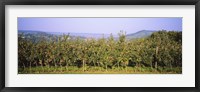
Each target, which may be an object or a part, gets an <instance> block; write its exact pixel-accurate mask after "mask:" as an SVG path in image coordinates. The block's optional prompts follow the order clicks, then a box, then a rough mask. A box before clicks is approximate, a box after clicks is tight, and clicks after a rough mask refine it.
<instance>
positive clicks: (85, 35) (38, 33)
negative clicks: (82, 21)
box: [18, 30, 156, 39]
mask: <svg viewBox="0 0 200 92" xmlns="http://www.w3.org/2000/svg"><path fill="white" fill-rule="evenodd" d="M153 32H156V31H154V30H141V31H138V32H136V33H131V34H127V35H126V38H127V39H134V38H144V37H148V36H150V35H151V34H152V33H153ZM21 33H23V34H25V36H26V37H29V36H30V35H31V34H32V36H34V37H41V36H43V37H47V38H49V37H51V36H60V35H63V34H66V35H67V34H68V33H69V32H45V31H35V30H18V34H21ZM69 35H70V37H71V38H76V37H80V38H82V39H87V38H95V39H99V38H102V37H104V38H108V37H110V34H98V33H69ZM113 37H114V38H115V39H118V37H119V36H118V35H113Z"/></svg>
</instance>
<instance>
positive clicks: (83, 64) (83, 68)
mask: <svg viewBox="0 0 200 92" xmlns="http://www.w3.org/2000/svg"><path fill="white" fill-rule="evenodd" d="M83 72H84V60H83Z"/></svg>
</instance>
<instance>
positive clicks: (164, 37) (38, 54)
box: [18, 30, 182, 72]
mask: <svg viewBox="0 0 200 92" xmlns="http://www.w3.org/2000/svg"><path fill="white" fill-rule="evenodd" d="M18 60H19V63H18V67H19V68H20V69H27V68H29V70H30V71H31V70H33V68H34V67H41V68H42V69H44V67H48V68H49V70H51V69H52V68H51V67H60V68H61V69H59V70H60V71H62V70H63V69H67V70H69V67H78V68H82V71H83V72H86V71H87V70H90V69H91V68H92V67H101V68H103V69H105V70H106V71H108V70H109V69H114V68H116V67H117V68H118V69H124V70H126V71H127V69H128V68H127V67H135V68H137V67H139V71H143V68H145V67H149V68H151V69H155V70H158V71H161V70H163V69H164V70H166V69H168V70H170V71H173V69H175V68H177V67H178V68H180V67H182V32H175V31H165V30H162V31H158V32H155V33H153V34H152V35H151V36H150V37H147V38H140V39H132V40H127V39H126V33H124V32H123V31H120V33H119V39H118V40H115V39H114V37H113V35H112V34H111V35H110V37H109V38H108V39H106V38H101V39H80V38H76V39H70V34H68V35H65V34H64V35H62V36H59V37H58V38H54V37H51V39H50V40H45V39H41V40H40V41H37V42H33V41H32V40H30V39H25V38H23V34H20V35H19V36H18ZM101 68H99V69H101ZM179 70H180V69H179ZM20 71H23V70H20ZM44 71H45V69H44ZM55 71H57V70H55ZM170 71H169V72H170ZM176 71H177V70H176Z"/></svg>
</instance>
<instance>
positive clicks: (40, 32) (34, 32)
mask: <svg viewBox="0 0 200 92" xmlns="http://www.w3.org/2000/svg"><path fill="white" fill-rule="evenodd" d="M19 33H24V34H47V33H46V32H43V31H35V30H18V34H19Z"/></svg>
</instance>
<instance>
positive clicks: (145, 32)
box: [126, 30, 156, 39]
mask: <svg viewBox="0 0 200 92" xmlns="http://www.w3.org/2000/svg"><path fill="white" fill-rule="evenodd" d="M154 32H156V31H155V30H141V31H138V32H136V33H132V34H127V35H126V38H127V39H133V38H144V37H148V36H150V35H151V34H152V33H154Z"/></svg>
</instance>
